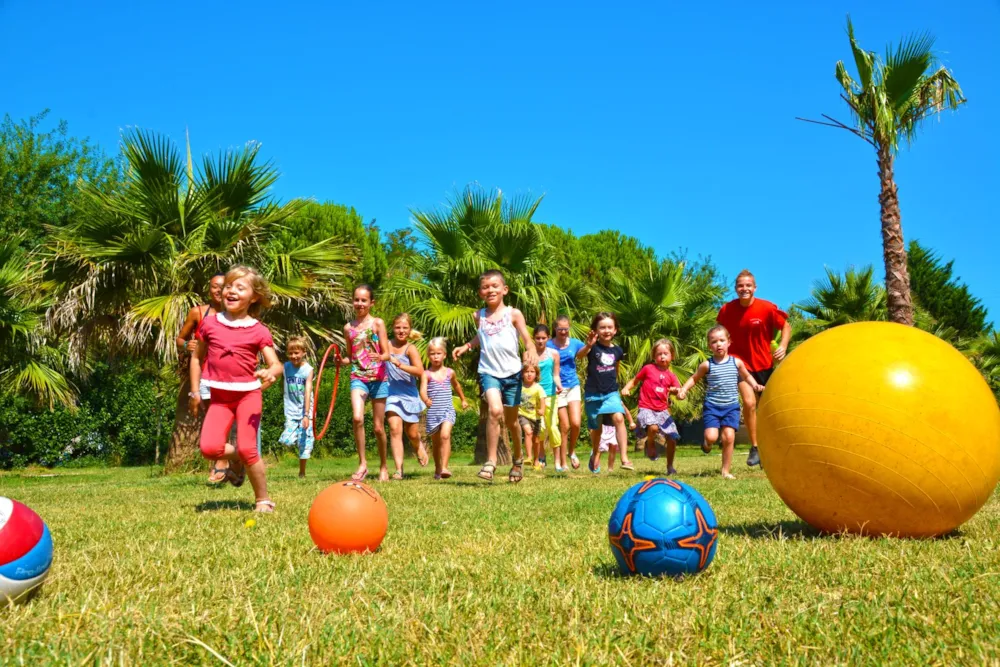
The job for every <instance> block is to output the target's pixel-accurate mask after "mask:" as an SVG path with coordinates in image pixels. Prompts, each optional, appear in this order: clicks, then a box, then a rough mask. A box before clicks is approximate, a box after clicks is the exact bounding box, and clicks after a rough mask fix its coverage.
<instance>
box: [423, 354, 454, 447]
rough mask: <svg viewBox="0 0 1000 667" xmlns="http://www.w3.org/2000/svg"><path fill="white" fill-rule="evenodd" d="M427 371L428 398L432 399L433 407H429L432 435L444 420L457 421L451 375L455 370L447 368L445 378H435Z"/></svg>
mask: <svg viewBox="0 0 1000 667" xmlns="http://www.w3.org/2000/svg"><path fill="white" fill-rule="evenodd" d="M425 372H426V373H427V398H429V399H431V407H429V408H427V434H428V435H430V434H432V433H434V432H435V431H437V430H438V429H439V428H441V424H443V423H444V422H446V421H447V422H451V423H452V424H454V423H455V416H456V415H455V404H454V403H453V402H452V393H451V376H452V373H454V371H452V370H451V369H450V368H449V369H445V375H444V379H443V380H435V379H434V375H432V374H431V372H430V371H425Z"/></svg>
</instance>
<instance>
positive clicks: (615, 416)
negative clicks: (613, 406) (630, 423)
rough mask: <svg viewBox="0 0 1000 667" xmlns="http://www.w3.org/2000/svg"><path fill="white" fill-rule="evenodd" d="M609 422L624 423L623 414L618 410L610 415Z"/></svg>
mask: <svg viewBox="0 0 1000 667" xmlns="http://www.w3.org/2000/svg"><path fill="white" fill-rule="evenodd" d="M611 423H612V424H614V425H615V426H621V425H622V424H624V423H625V415H623V414H622V413H620V412H616V413H614V414H613V415H611Z"/></svg>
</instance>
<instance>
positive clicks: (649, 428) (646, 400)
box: [622, 338, 681, 475]
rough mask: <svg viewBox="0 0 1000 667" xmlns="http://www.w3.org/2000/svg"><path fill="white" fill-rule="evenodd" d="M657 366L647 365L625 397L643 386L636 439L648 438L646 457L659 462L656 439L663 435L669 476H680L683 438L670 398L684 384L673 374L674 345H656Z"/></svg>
mask: <svg viewBox="0 0 1000 667" xmlns="http://www.w3.org/2000/svg"><path fill="white" fill-rule="evenodd" d="M652 356H653V363H651V364H646V365H645V366H643V367H642V370H640V371H639V374H638V375H636V376H635V377H634V378H632V379H631V380H629V381H628V383H627V384H626V385H625V386H624V387H623V388H622V394H624V395H625V396H628V395H629V394H631V393H632V390H633V389H635V386H636V385H637V384H642V388H641V389H640V390H639V416H638V421H639V428H638V429H636V437H639V438H641V437H643V436H645V437H646V456H648V457H649V458H651V459H653V460H654V461H655V460H656V458H657V457H656V436H657V435H658V434H659V435H662V436H663V439H664V440H665V441H666V443H667V474H668V475H676V474H677V471H676V470H675V469H674V452H675V451H676V449H677V441H678V440H680V434H679V433H678V432H677V425H676V424H675V423H674V418H673V417H671V416H670V396H671V394H676V393H677V389H678V388H679V387H680V386H681V383H680V382H679V381H678V380H677V376H676V375H674V374H673V371H671V370H670V362H671V361H673V359H674V345H673V343H671V342H670V341H669V340H667V339H666V338H661V339H660V340H658V341H656V342H655V343H653V353H652Z"/></svg>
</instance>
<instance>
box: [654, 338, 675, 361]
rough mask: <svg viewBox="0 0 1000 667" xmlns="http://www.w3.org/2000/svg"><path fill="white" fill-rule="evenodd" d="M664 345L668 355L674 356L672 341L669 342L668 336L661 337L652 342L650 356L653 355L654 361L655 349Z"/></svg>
mask: <svg viewBox="0 0 1000 667" xmlns="http://www.w3.org/2000/svg"><path fill="white" fill-rule="evenodd" d="M664 345H665V346H666V347H667V351H668V352H669V353H670V356H671V357H674V356H675V354H674V344H673V343H672V342H670V339H669V338H661V339H660V340H658V341H656V342H655V343H653V351H652V355H651V356H652V357H653V360H654V361H655V360H656V349H657V348H659V347H661V346H664Z"/></svg>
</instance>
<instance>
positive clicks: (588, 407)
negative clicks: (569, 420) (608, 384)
mask: <svg viewBox="0 0 1000 667" xmlns="http://www.w3.org/2000/svg"><path fill="white" fill-rule="evenodd" d="M583 409H584V411H586V413H587V428H589V429H590V430H591V431H596V430H597V429H599V428H601V424H602V423H603V420H602V419H601V415H613V414H621V415H623V414H625V406H624V405H622V397H621V394H619V393H618V392H617V391H611V392H608V393H607V394H587V395H585V396H584V398H583Z"/></svg>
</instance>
